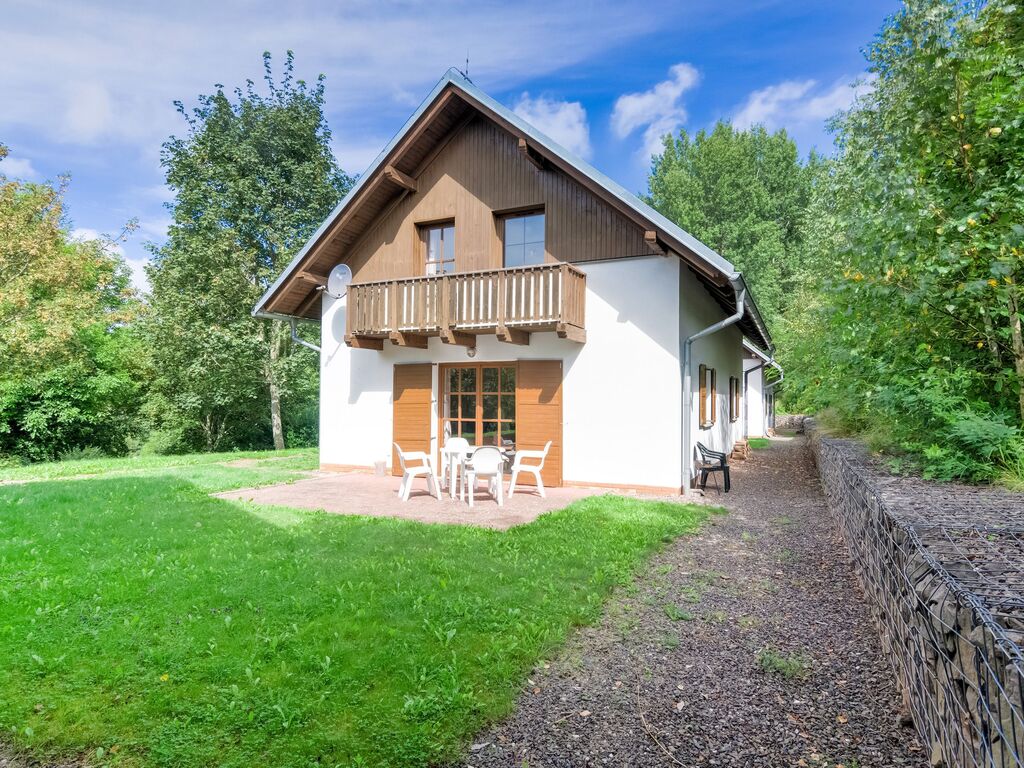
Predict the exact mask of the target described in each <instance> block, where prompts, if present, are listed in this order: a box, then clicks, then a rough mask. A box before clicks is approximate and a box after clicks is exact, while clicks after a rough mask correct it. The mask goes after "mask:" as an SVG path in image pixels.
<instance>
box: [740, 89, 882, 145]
mask: <svg viewBox="0 0 1024 768" xmlns="http://www.w3.org/2000/svg"><path fill="white" fill-rule="evenodd" d="M851 80H852V78H848V79H842V80H839V81H837V82H836V83H834V84H833V85H831V86H829V87H826V88H822V87H820V85H819V83H818V81H817V80H784V81H782V82H781V83H776V84H775V85H769V86H768V87H767V88H761V89H760V90H757V91H754V92H752V93H751V94H750V95H749V96H748V97H747V100H746V101H745V102H744V103H743V105H742V106H740V107H739V108H738V109H737V111H736V113H735V114H734V115H733V118H732V124H733V125H734V126H735V127H737V128H742V129H745V128H749V127H750V126H752V125H757V124H761V125H764V127H765V128H767V129H768V130H769V131H775V130H778V129H780V128H785V129H786V130H787V132H789V133H790V134H791V135H793V136H795V137H798V138H800V137H802V136H804V135H806V134H817V133H820V130H821V127H822V124H823V123H824V121H825V120H827V119H828V118H830V117H832V116H833V115H834V114H836V112H839V111H840V110H843V109H848V108H849V107H850V105H852V104H853V101H854V99H855V98H856V97H857V96H860V95H862V94H864V93H867V92H868V91H869V90H870V89H871V85H870V83H868V82H863V81H854V82H852V83H851Z"/></svg>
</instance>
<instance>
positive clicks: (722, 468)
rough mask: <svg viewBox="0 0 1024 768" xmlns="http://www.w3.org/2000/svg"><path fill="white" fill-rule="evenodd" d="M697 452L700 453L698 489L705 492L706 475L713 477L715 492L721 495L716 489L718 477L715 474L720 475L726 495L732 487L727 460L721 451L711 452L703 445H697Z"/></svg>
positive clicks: (717, 488)
mask: <svg viewBox="0 0 1024 768" xmlns="http://www.w3.org/2000/svg"><path fill="white" fill-rule="evenodd" d="M697 450H698V451H700V458H701V461H700V463H699V464H698V465H697V470H698V471H699V472H700V489H701V490H702V491H704V490H707V485H708V475H714V477H715V490H716V491H718V492H719V493H721V492H722V491H721V490H720V489H719V487H718V476H717V475H715V472H721V473H722V481H723V483H724V485H725V492H726V493H728V492H729V489H730V488H731V487H732V486H731V484H730V483H729V458H728V457H727V456H726V455H725V454H724V453H722V452H721V451H712V450H711V449H710V448H708V447H707V446H706V445H704V444H703V443H697Z"/></svg>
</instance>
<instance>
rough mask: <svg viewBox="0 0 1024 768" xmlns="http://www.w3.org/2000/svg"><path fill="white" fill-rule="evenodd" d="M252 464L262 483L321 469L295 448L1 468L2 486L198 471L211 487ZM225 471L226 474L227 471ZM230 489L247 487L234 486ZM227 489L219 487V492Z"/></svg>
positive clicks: (312, 455)
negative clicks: (216, 474) (234, 464)
mask: <svg viewBox="0 0 1024 768" xmlns="http://www.w3.org/2000/svg"><path fill="white" fill-rule="evenodd" d="M236 461H243V462H246V463H248V462H253V463H254V466H253V467H252V469H253V470H254V471H253V472H250V473H249V475H250V476H251V477H253V478H256V479H259V478H262V477H266V478H268V479H267V480H266V481H265V482H264V484H266V483H276V482H280V479H279V478H281V477H282V473H287V472H290V473H291V476H290V479H294V478H297V477H299V475H298V474H296V472H297V471H298V470H311V469H316V468H317V467H318V466H319V461H318V458H317V450H316V449H315V448H296V449H292V450H287V451H278V452H268V451H235V452H232V453H192V454H188V455H185V456H155V455H144V456H131V457H128V458H102V459H81V460H76V461H51V462H47V463H43V464H27V465H25V466H21V467H0V483H3V482H31V481H39V480H60V479H67V478H73V477H87V476H96V475H100V476H103V477H105V478H110V477H128V476H134V475H151V474H160V475H175V476H180V477H191V476H192V475H193V473H194V471H195V470H202V471H201V472H199V473H198V474H197V475H196V476H197V477H199V478H201V479H207V478H209V479H210V482H212V483H213V485H211V486H210V487H211V488H213V487H214V486H217V483H218V482H219V480H218V479H216V478H213V477H211V474H210V473H211V472H217V471H218V470H220V471H219V475H220V477H222V478H224V477H228V476H230V477H232V478H235V477H237V478H238V479H239V480H240V479H241V478H242V477H243V476H244V475H243V474H237V475H236V474H235V473H234V472H232V470H237V469H240V468H238V467H225V465H227V464H229V463H230V462H236ZM224 470H226V471H224ZM228 487H238V488H242V487H245V486H244V485H238V484H237V483H234V482H233V483H232V484H231V485H230V486H228ZM228 487H220V486H217V490H227V489H228Z"/></svg>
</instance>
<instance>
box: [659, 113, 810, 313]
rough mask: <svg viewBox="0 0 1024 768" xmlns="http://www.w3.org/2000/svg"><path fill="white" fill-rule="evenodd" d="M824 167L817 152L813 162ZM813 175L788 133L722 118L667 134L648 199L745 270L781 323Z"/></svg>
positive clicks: (760, 298) (767, 308) (764, 307)
mask: <svg viewBox="0 0 1024 768" xmlns="http://www.w3.org/2000/svg"><path fill="white" fill-rule="evenodd" d="M819 164H820V160H819V158H818V157H817V156H815V155H812V157H811V159H810V161H809V163H808V167H810V168H813V167H815V166H817V165H819ZM810 173H811V171H809V170H808V168H807V167H805V166H804V165H803V164H801V162H800V160H799V157H798V154H797V148H796V144H794V143H793V141H792V139H790V138H789V137H788V136H787V135H786V133H785V131H779V132H777V133H774V134H771V133H768V132H767V131H766V130H765V128H764V127H763V126H754V127H753V128H751V129H750V130H748V131H741V130H737V129H735V128H733V127H732V126H731V125H730V124H729V123H724V122H719V123H718V124H716V125H715V127H714V128H713V129H712V130H711V131H710V133H709V132H706V131H703V130H702V131H698V132H697V134H696V135H694V136H693V137H692V138H691V137H690V135H689V134H687V132H686V131H685V130H682V131H680V133H679V135H678V136H675V137H666V138H665V144H664V151H663V153H662V154H661V155H659V156H656V157H655V158H654V159H653V161H652V164H651V173H650V177H649V179H648V186H649V194H648V202H649V203H650V204H651V205H653V206H654V207H655V208H656V209H658V210H659V211H660V212H661V213H663V214H664V215H665V216H667V217H668V218H670V219H671V220H672V221H674V222H676V223H677V224H679V225H680V226H681V227H683V228H684V229H686V230H687V231H688V232H690V233H692V234H693V235H694V236H696V237H697V238H699V239H700V240H701V241H703V242H705V243H707V244H708V245H709V246H711V247H712V248H714V249H715V250H716V251H718V253H720V254H722V256H724V257H725V258H727V259H729V260H730V261H732V262H733V263H734V264H735V265H736V266H737V267H738V268H739V269H741V270H742V271H743V273H744V275H745V277H746V278H747V280H748V282H749V284H750V285H751V287H752V288H753V289H754V291H755V292H756V294H757V300H758V306H759V308H760V309H761V310H762V312H763V313H764V315H765V318H766V320H767V321H768V322H769V323H770V324H774V322H775V321H776V320H777V319H778V317H779V315H780V313H781V312H782V309H783V305H784V303H785V296H786V295H787V292H788V291H789V290H790V289H791V288H792V287H793V285H794V282H795V275H796V273H797V271H798V268H799V260H800V255H801V253H802V251H801V243H800V235H801V231H802V230H801V216H802V214H803V210H804V208H805V206H806V204H807V200H808V196H809V174H810Z"/></svg>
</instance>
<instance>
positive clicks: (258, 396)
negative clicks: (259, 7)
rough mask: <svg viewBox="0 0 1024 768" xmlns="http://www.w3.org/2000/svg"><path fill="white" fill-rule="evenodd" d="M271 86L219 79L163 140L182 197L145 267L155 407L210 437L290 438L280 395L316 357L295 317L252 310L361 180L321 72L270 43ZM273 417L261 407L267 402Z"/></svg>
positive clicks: (203, 440)
mask: <svg viewBox="0 0 1024 768" xmlns="http://www.w3.org/2000/svg"><path fill="white" fill-rule="evenodd" d="M263 64H264V72H265V74H264V80H265V83H266V87H267V91H268V93H267V94H266V95H264V94H261V93H259V92H257V89H256V87H255V84H254V83H253V82H252V81H247V83H246V87H245V88H244V89H242V88H238V89H235V91H234V94H233V95H234V98H233V99H232V98H231V97H230V96H229V95H228V94H226V93H225V92H224V89H223V87H222V86H219V85H218V86H217V90H216V92H215V93H213V94H212V95H202V96H200V97H199V101H198V106H197V107H195V108H194V109H192V110H191V111H189V110H186V109H185V107H184V106H183V105H182V104H181V103H180V102H177V103H176V105H177V107H178V111H179V113H180V114H181V115H182V117H183V118H184V119H185V121H186V124H187V128H188V130H187V133H186V135H185V136H184V137H172V138H171V139H170V140H168V141H167V142H166V143H165V144H164V149H163V154H162V164H163V166H164V168H165V170H166V175H167V184H168V186H169V187H170V188H171V189H172V190H173V191H174V193H175V199H174V201H173V202H172V203H170V204H169V208H170V211H171V213H172V215H173V220H174V221H173V224H172V225H171V227H170V231H169V235H168V240H167V243H166V245H164V246H162V247H160V248H157V249H155V250H154V251H153V253H154V259H153V261H152V263H151V265H150V266H149V268H148V274H149V278H150V283H151V288H152V291H151V294H152V298H151V303H152V316H151V319H150V322H149V324H148V337H149V339H150V340H151V344H152V346H153V359H154V365H155V369H156V375H157V379H156V386H157V392H158V394H159V396H160V398H161V401H160V402H161V403H162V404H163V405H164V406H165V408H164V410H163V413H162V415H160V416H159V417H158V419H159V420H162V421H163V423H164V424H165V425H171V426H172V428H176V429H180V430H181V431H182V432H183V434H184V435H185V438H186V441H190V442H198V443H199V444H201V445H202V446H203V447H205V448H206V449H207V450H213V449H214V448H216V447H218V446H221V445H222V444H223V441H224V439H225V437H226V436H228V435H229V434H230V435H231V436H232V439H233V440H234V441H235V442H236V443H240V442H241V443H252V442H259V434H260V433H261V432H264V430H265V429H266V424H267V422H268V421H269V425H270V429H269V431H270V433H271V434H272V436H273V445H274V447H275V448H278V449H280V448H283V447H284V445H285V427H284V422H285V419H284V418H282V400H283V399H286V398H287V397H288V396H289V394H291V393H292V392H294V391H296V390H301V391H304V392H308V385H306V383H305V382H304V381H303V382H299V384H300V386H299V387H292V381H295V380H296V379H297V378H298V379H304V380H306V381H308V380H314V381H315V379H316V376H317V371H318V365H317V361H316V360H315V359H313V358H311V356H309V354H308V352H300V354H301V355H302V357H297V356H295V355H293V354H292V353H293V349H292V344H291V341H290V336H289V333H288V330H287V327H286V326H284V325H283V324H282V323H280V322H277V321H268V320H256V319H253V318H252V317H251V316H250V311H251V310H252V307H253V306H254V305H255V303H256V301H257V299H258V298H259V297H260V295H262V293H263V292H264V291H265V290H266V288H267V287H268V286H269V285H270V282H271V281H272V280H273V279H274V278H276V276H277V275H278V274H279V273H280V271H281V270H282V269H283V268H284V266H285V264H287V262H288V260H289V259H290V258H291V257H292V256H293V255H294V254H295V252H296V251H297V250H298V249H299V248H300V247H301V245H302V244H303V243H304V242H305V241H306V240H307V239H308V237H309V236H310V235H311V234H312V232H313V231H314V230H315V229H316V227H317V226H318V225H319V223H320V222H321V221H322V220H323V219H324V218H325V217H326V216H327V214H328V213H329V212H330V210H331V209H332V208H333V206H334V205H335V204H336V203H337V201H338V199H339V198H340V196H341V195H343V194H344V193H345V192H346V191H347V190H348V188H349V187H350V186H351V183H352V180H351V179H350V178H349V177H348V176H347V175H345V174H344V173H343V172H342V171H341V170H340V169H339V168H338V166H337V163H336V162H335V159H334V156H333V154H332V153H331V149H330V138H331V133H330V130H329V129H328V127H327V123H326V120H325V118H324V113H323V107H324V77H323V76H322V75H321V76H320V77H319V78H317V81H316V83H315V84H314V85H313V86H308V85H307V84H306V83H305V82H304V81H302V80H294V78H293V55H292V53H291V52H290V51H289V53H288V55H287V59H286V62H285V67H284V75H283V78H282V79H281V81H280V82H277V81H276V80H275V79H274V77H273V73H272V69H271V57H270V54H269V53H265V54H264V56H263ZM260 402H264V403H266V404H267V411H266V412H267V414H268V418H267V419H261V418H255V419H254V418H253V416H252V414H253V411H254V409H256V408H257V407H258V403H260Z"/></svg>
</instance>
